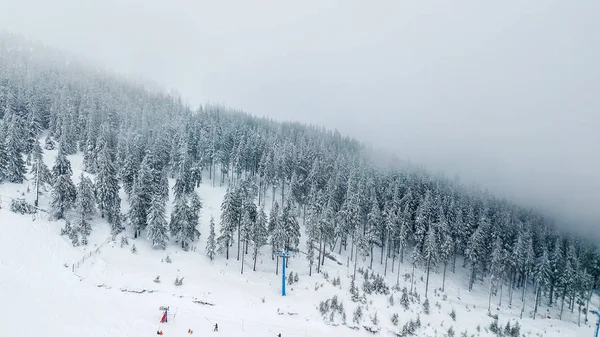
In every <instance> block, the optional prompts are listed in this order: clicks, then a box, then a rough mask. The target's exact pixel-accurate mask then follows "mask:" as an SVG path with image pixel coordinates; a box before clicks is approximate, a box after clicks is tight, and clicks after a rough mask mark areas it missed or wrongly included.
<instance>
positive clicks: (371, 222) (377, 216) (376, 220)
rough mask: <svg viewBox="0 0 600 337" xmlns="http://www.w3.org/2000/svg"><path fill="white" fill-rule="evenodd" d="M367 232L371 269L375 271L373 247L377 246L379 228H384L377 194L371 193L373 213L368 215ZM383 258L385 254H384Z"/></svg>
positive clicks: (382, 244) (382, 243)
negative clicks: (376, 237)
mask: <svg viewBox="0 0 600 337" xmlns="http://www.w3.org/2000/svg"><path fill="white" fill-rule="evenodd" d="M367 219H368V220H367V226H368V227H367V228H368V229H367V231H368V232H369V234H370V235H369V236H368V239H367V243H368V245H369V255H370V257H371V263H370V265H369V268H371V269H373V245H375V232H376V231H377V230H378V228H379V227H382V224H383V221H382V219H381V210H380V209H379V202H378V201H377V197H376V196H375V193H374V192H372V193H371V211H370V212H369V214H368V215H367ZM383 246H384V242H381V247H382V248H383ZM382 256H383V253H382Z"/></svg>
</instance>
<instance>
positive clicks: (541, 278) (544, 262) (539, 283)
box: [533, 245, 552, 319]
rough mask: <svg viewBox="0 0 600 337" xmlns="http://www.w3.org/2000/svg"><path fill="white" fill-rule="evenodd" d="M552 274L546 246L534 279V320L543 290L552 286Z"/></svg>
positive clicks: (538, 262)
mask: <svg viewBox="0 0 600 337" xmlns="http://www.w3.org/2000/svg"><path fill="white" fill-rule="evenodd" d="M551 273H552V270H551V265H550V259H549V257H548V249H547V248H546V246H545V245H544V246H543V247H542V254H541V256H540V257H539V258H538V260H537V265H536V267H535V271H534V278H535V283H536V288H535V303H534V309H533V319H535V316H536V315H537V309H538V306H539V302H540V295H541V293H542V291H543V289H546V288H547V287H548V285H549V284H550V275H551Z"/></svg>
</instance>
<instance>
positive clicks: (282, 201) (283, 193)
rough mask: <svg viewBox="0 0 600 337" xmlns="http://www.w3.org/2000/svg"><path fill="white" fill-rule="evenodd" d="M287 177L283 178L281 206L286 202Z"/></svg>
mask: <svg viewBox="0 0 600 337" xmlns="http://www.w3.org/2000/svg"><path fill="white" fill-rule="evenodd" d="M284 199H285V178H283V179H281V207H283V204H284V202H285V200H284Z"/></svg>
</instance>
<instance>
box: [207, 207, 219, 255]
mask: <svg viewBox="0 0 600 337" xmlns="http://www.w3.org/2000/svg"><path fill="white" fill-rule="evenodd" d="M216 248H217V242H216V241H215V218H213V217H212V216H211V217H210V229H209V234H208V238H207V239H206V256H208V258H209V259H210V260H211V261H213V260H214V259H215V250H216Z"/></svg>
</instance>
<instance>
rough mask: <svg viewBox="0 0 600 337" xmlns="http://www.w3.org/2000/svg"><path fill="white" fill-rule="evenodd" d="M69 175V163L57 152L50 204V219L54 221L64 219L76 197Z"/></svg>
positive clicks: (70, 171) (53, 169)
mask: <svg viewBox="0 0 600 337" xmlns="http://www.w3.org/2000/svg"><path fill="white" fill-rule="evenodd" d="M71 175H73V171H72V170H71V162H69V160H68V159H67V157H66V156H65V154H64V153H63V152H62V151H59V153H58V156H57V157H56V161H55V163H54V166H53V167H52V176H53V180H54V183H53V190H52V200H51V202H50V205H51V207H52V217H53V218H54V219H56V220H58V219H64V218H65V214H66V212H67V211H68V210H70V209H71V207H72V205H73V202H75V198H76V197H77V190H76V189H75V185H73V181H71Z"/></svg>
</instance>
